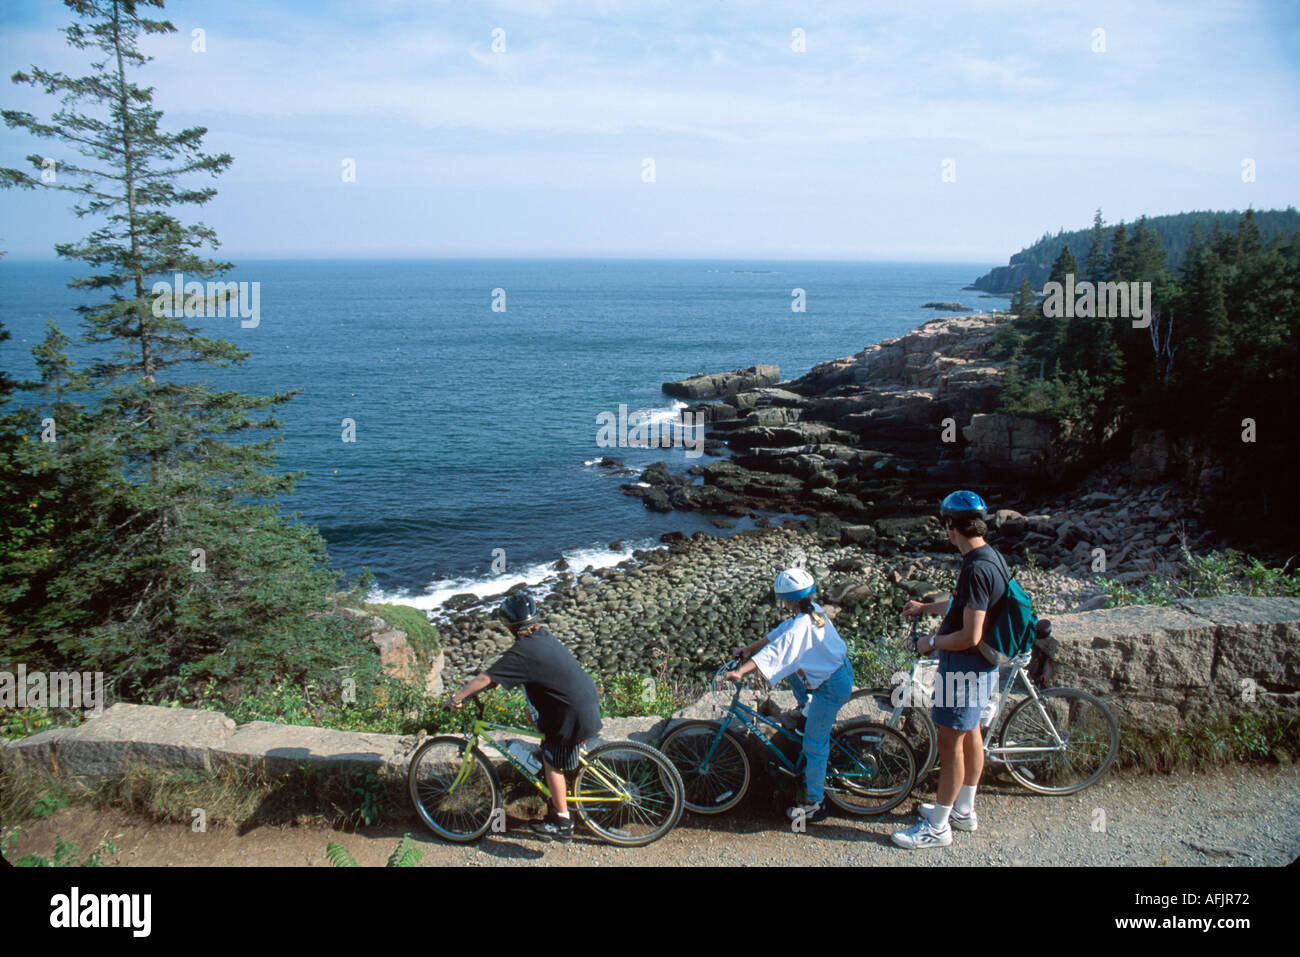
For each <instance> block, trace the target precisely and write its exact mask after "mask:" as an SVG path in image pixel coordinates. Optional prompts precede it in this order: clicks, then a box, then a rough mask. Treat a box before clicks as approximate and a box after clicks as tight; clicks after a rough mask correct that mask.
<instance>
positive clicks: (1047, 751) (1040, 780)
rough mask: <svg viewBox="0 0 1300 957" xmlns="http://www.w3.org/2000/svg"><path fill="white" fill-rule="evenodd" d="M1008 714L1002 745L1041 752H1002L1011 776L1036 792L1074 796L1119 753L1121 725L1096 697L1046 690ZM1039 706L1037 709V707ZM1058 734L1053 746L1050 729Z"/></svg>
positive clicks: (1094, 779)
mask: <svg viewBox="0 0 1300 957" xmlns="http://www.w3.org/2000/svg"><path fill="white" fill-rule="evenodd" d="M1038 697H1039V701H1035V700H1034V699H1033V698H1032V697H1031V698H1025V699H1024V700H1023V701H1021V702H1019V703H1018V704H1017V705H1016V706H1015V707H1014V708H1012V709H1011V713H1010V714H1008V715H1007V720H1006V722H1005V723H1004V724H1003V725H1002V733H1001V734H1000V735H999V737H998V744H999V746H1000V747H1003V748H1008V747H1019V748H1042V749H1044V750H1043V751H1041V752H1039V753H1030V754H1003V755H1002V756H1001V757H1002V759H1003V760H1004V761H1006V762H1007V770H1008V771H1010V772H1011V776H1012V777H1013V778H1015V779H1016V780H1017V781H1019V782H1020V783H1021V784H1023V785H1024V786H1025V787H1027V788H1029V789H1030V790H1031V791H1037V792H1038V793H1039V794H1073V793H1074V792H1076V791H1082V790H1083V789H1084V788H1086V787H1088V786H1089V785H1091V784H1094V783H1096V782H1097V780H1099V779H1100V778H1101V776H1102V775H1103V774H1105V773H1106V772H1107V771H1108V770H1110V766H1111V765H1112V764H1113V763H1114V762H1115V758H1116V756H1117V755H1118V754H1119V723H1118V722H1116V720H1115V716H1114V715H1113V714H1111V711H1110V709H1109V708H1107V707H1106V705H1105V704H1103V703H1102V701H1101V699H1100V698H1097V697H1095V696H1094V695H1090V694H1088V692H1086V691H1079V690H1078V689H1076V688H1048V689H1047V690H1046V691H1039V692H1038ZM1039 702H1041V707H1040V706H1039ZM1053 728H1054V729H1055V730H1056V734H1058V735H1060V738H1061V742H1062V743H1061V744H1060V745H1058V744H1057V743H1056V739H1055V737H1053V735H1052V729H1053Z"/></svg>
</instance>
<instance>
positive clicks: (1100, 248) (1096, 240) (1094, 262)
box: [1083, 209, 1106, 282]
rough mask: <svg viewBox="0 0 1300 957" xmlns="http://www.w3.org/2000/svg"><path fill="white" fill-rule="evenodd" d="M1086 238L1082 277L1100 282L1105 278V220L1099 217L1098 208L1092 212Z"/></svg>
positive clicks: (1099, 211)
mask: <svg viewBox="0 0 1300 957" xmlns="http://www.w3.org/2000/svg"><path fill="white" fill-rule="evenodd" d="M1088 240H1089V241H1088V252H1087V254H1086V255H1085V256H1084V258H1083V272H1084V278H1085V279H1088V280H1089V281H1091V282H1101V281H1103V280H1104V279H1105V278H1106V221H1105V220H1103V219H1102V218H1101V210H1100V209H1098V210H1097V212H1096V213H1094V214H1093V217H1092V231H1091V232H1090V233H1089V234H1088Z"/></svg>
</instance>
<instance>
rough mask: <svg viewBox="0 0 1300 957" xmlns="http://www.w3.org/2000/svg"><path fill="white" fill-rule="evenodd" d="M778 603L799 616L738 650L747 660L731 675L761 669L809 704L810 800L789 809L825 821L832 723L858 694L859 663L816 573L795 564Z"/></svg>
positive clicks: (781, 584)
mask: <svg viewBox="0 0 1300 957" xmlns="http://www.w3.org/2000/svg"><path fill="white" fill-rule="evenodd" d="M773 588H774V590H775V591H776V596H777V599H778V601H779V602H780V603H781V604H782V605H783V606H784V607H785V608H786V609H787V610H789V611H791V612H794V613H795V614H794V615H793V616H792V617H790V618H787V619H786V620H785V621H783V622H782V623H781V624H780V625H778V626H777V627H776V628H774V629H772V631H771V632H769V633H768V634H767V636H766V637H764V638H760V639H759V640H758V641H756V642H754V643H753V644H751V645H747V646H746V647H744V648H741V649H739V650H738V651H737V652H736V657H738V658H739V659H740V660H741V661H742V662H744V664H742V665H740V666H739V667H738V668H736V670H735V671H730V672H728V673H727V675H726V677H727V678H730V679H732V680H735V681H739V680H740V679H741V678H742V677H744V676H745V675H747V674H749V673H750V672H751V671H754V670H755V669H757V670H758V671H759V672H760V673H761V674H762V675H763V677H764V678H766V679H767V680H768V682H769V683H771V684H773V685H775V684H776V683H777V682H779V681H782V680H784V681H786V682H787V683H788V684H789V686H790V690H791V691H793V692H794V697H795V700H796V701H797V702H798V703H799V705H800V707H802V706H803V705H805V704H807V705H808V720H807V723H806V724H805V726H804V731H803V762H804V800H803V801H802V802H800V803H796V804H795V805H794V806H793V807H790V808H787V809H786V816H787V817H789V818H790V819H791V820H795V819H796V818H802V819H803V820H806V821H820V820H823V819H824V818H825V817H826V814H827V811H826V807H825V791H826V761H827V759H828V758H829V757H830V748H831V726H832V725H833V724H834V723H835V717H836V715H838V714H839V711H840V708H842V707H844V704H845V702H847V701H848V700H849V696H850V695H852V694H853V666H852V665H850V664H849V657H848V647H847V646H846V645H845V644H844V639H843V638H841V637H840V635H839V632H837V631H836V630H835V626H834V625H833V624H831V622H830V621H829V620H828V619H827V618H826V616H825V614H824V613H823V612H822V609H821V606H819V605H815V604H813V601H812V595H813V593H814V592H815V591H816V590H817V585H816V583H815V582H814V581H813V577H812V575H810V574H808V572H807V571H805V570H804V569H802V568H790V569H787V570H785V571H783V572H782V573H781V574H780V575H778V576H777V579H776V583H775V585H774V586H773Z"/></svg>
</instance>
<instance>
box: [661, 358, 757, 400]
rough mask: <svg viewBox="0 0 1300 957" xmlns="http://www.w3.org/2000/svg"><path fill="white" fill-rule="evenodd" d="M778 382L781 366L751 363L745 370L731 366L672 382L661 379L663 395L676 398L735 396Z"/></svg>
mask: <svg viewBox="0 0 1300 957" xmlns="http://www.w3.org/2000/svg"><path fill="white" fill-rule="evenodd" d="M780 381H781V369H780V367H779V366H774V365H753V366H750V367H749V368H747V369H734V370H732V371H731V372H719V373H715V374H712V375H709V374H706V373H701V374H699V375H695V376H691V377H690V378H687V379H679V380H678V381H676V382H665V383H664V384H663V391H664V393H665V394H667V395H670V396H673V397H674V398H677V399H714V398H718V397H720V396H725V395H735V394H736V393H738V392H747V391H749V390H751V389H757V388H760V387H762V386H773V385H776V384H777V383H778V382H780Z"/></svg>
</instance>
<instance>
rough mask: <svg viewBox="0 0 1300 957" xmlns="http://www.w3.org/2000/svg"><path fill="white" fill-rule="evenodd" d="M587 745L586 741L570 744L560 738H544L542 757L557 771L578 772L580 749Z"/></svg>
mask: <svg viewBox="0 0 1300 957" xmlns="http://www.w3.org/2000/svg"><path fill="white" fill-rule="evenodd" d="M585 743H586V742H585V741H578V742H568V741H561V740H560V739H559V738H542V757H543V758H545V759H546V763H547V764H549V765H550V766H551V767H553V768H555V769H556V770H557V771H576V770H577V768H578V749H579V748H581V747H582V746H583V744H585Z"/></svg>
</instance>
